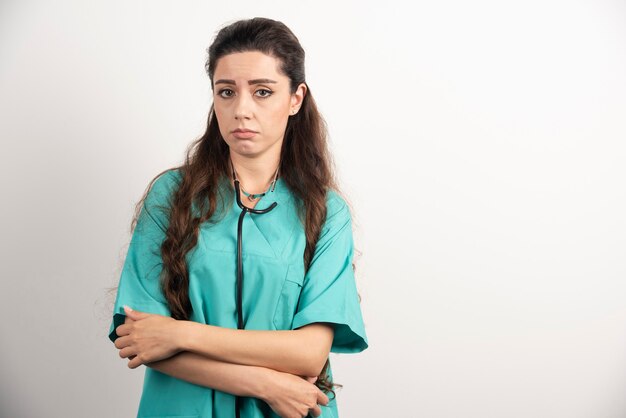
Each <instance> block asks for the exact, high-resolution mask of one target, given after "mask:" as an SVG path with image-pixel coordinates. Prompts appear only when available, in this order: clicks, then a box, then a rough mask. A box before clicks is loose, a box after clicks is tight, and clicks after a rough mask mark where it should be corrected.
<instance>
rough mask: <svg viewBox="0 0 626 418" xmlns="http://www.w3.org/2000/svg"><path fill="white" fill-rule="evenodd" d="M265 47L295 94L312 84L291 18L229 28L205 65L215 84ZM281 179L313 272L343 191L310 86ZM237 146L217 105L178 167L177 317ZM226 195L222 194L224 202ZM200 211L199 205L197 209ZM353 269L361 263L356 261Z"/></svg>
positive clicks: (166, 260)
mask: <svg viewBox="0 0 626 418" xmlns="http://www.w3.org/2000/svg"><path fill="white" fill-rule="evenodd" d="M246 51H259V52H263V53H265V54H267V55H270V56H272V57H274V58H277V59H278V60H279V61H280V63H281V66H280V71H281V72H282V73H283V74H285V75H286V76H287V77H289V80H290V90H291V93H294V92H295V91H296V89H297V87H298V86H299V85H300V83H305V84H306V81H305V71H304V56H305V53H304V50H303V49H302V46H301V45H300V43H299V41H298V39H297V38H296V36H295V35H294V34H293V33H292V31H291V30H290V29H289V28H288V27H287V26H285V25H284V24H283V23H281V22H278V21H275V20H272V19H267V18H259V17H257V18H254V19H249V20H240V21H237V22H234V23H232V24H230V25H228V26H226V27H224V28H222V29H221V30H220V31H219V32H218V33H217V35H216V37H215V39H214V40H213V42H212V44H211V45H210V47H209V48H208V49H207V53H208V58H207V61H206V65H205V69H206V71H207V74H208V76H209V78H210V80H211V88H213V75H214V72H215V68H216V66H217V62H218V60H219V59H220V58H221V57H223V56H225V55H228V54H231V53H235V52H246ZM280 161H281V168H280V172H281V176H282V178H283V180H284V182H285V184H286V185H287V186H288V188H289V189H290V190H291V192H292V193H293V194H294V195H295V197H296V199H295V200H296V202H297V205H298V215H299V217H300V220H301V222H302V223H303V225H304V230H305V235H306V247H305V251H304V254H303V259H304V266H305V272H306V270H308V268H309V265H310V262H311V259H312V257H313V253H314V251H315V246H316V243H317V240H318V238H319V234H320V231H321V228H322V225H323V224H324V222H325V220H326V193H327V191H328V189H333V190H335V191H337V192H339V189H338V187H337V183H336V180H335V176H334V167H333V166H334V164H333V161H332V157H331V155H330V153H329V152H328V148H327V128H326V123H325V121H324V119H323V118H322V116H321V115H320V113H319V112H318V110H317V106H316V104H315V100H314V99H313V95H312V94H311V89H310V87H309V86H308V85H307V93H306V94H305V96H304V99H303V102H302V105H301V107H300V110H299V112H298V113H296V114H295V115H293V116H290V117H289V120H288V122H287V127H286V129H285V136H284V139H283V144H282V149H281V156H280ZM228 162H229V148H228V145H227V144H226V142H225V141H224V139H223V137H222V135H221V133H220V130H219V125H218V121H217V118H216V115H215V112H214V108H213V105H212V106H211V109H210V111H209V116H208V122H207V129H206V131H205V133H204V134H203V135H202V137H200V138H199V139H197V140H195V141H194V142H193V143H191V144H190V146H189V148H188V149H187V153H186V158H185V162H184V164H182V165H181V166H178V167H175V168H174V169H178V170H180V173H181V181H180V183H179V185H178V188H177V189H176V190H175V191H174V193H173V195H172V196H171V205H170V207H169V208H168V209H167V210H168V216H169V223H168V227H167V231H166V237H165V239H164V241H163V243H162V245H161V256H162V259H163V272H162V281H161V288H162V291H163V294H164V296H165V298H166V300H167V303H168V306H169V309H170V312H171V316H172V317H173V318H174V319H180V320H188V319H189V318H190V316H191V312H192V306H191V302H190V300H189V272H188V266H187V262H186V258H185V256H186V254H187V253H188V252H189V251H190V250H192V249H193V248H194V247H195V246H196V244H197V241H198V233H199V226H200V224H201V223H203V222H214V221H215V219H211V218H212V216H213V214H214V213H215V211H216V208H217V205H218V204H220V202H222V201H223V199H225V198H228V197H230V198H232V199H234V191H232V190H229V191H231V192H232V193H233V194H232V196H228V197H225V196H218V194H219V193H218V192H219V190H220V189H219V188H218V183H219V181H220V179H222V178H224V176H226V178H228V176H229V174H230V169H229V165H228ZM170 170H172V169H168V170H165V171H163V172H161V173H159V174H158V175H157V176H156V177H155V178H154V179H153V180H152V181H151V182H150V184H149V185H148V187H147V189H146V192H145V193H144V196H143V197H142V199H141V200H140V201H139V202H138V203H137V206H136V210H135V216H134V218H133V222H132V224H131V231H132V230H134V227H135V225H136V223H137V219H138V217H139V213H140V211H141V208H142V206H143V204H144V200H145V199H146V196H147V195H148V193H149V191H150V189H151V188H152V185H153V183H154V182H155V181H156V179H157V178H159V177H160V176H161V175H162V174H164V173H166V172H168V171H170ZM220 198H221V199H220ZM196 208H197V209H198V210H196ZM352 268H353V269H354V268H355V265H354V263H352ZM328 367H329V359H327V360H326V363H325V365H324V367H323V369H322V372H321V374H320V375H319V377H318V379H317V381H316V382H315V384H316V386H317V387H318V388H320V389H321V390H323V391H324V392H326V393H328V392H332V394H333V397H334V396H335V392H334V390H333V387H342V385H340V384H338V383H333V381H332V379H331V377H330V376H329V375H328Z"/></svg>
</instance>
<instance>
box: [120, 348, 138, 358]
mask: <svg viewBox="0 0 626 418" xmlns="http://www.w3.org/2000/svg"><path fill="white" fill-rule="evenodd" d="M119 354H120V357H121V358H126V357H130V356H133V358H134V357H135V355H136V354H135V350H133V349H132V348H131V347H128V348H124V349H122V350H120V353H119Z"/></svg>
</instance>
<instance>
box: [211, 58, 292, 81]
mask: <svg viewBox="0 0 626 418" xmlns="http://www.w3.org/2000/svg"><path fill="white" fill-rule="evenodd" d="M224 78H226V79H231V80H241V81H247V80H253V79H259V78H271V79H273V80H276V81H285V80H288V78H287V77H286V76H285V75H284V74H282V73H281V72H280V60H278V59H277V58H274V57H272V56H270V55H267V54H264V53H263V52H259V51H246V52H235V53H232V54H228V55H224V56H223V57H222V58H220V59H219V60H217V65H216V66H215V74H214V75H213V79H214V80H218V79H224Z"/></svg>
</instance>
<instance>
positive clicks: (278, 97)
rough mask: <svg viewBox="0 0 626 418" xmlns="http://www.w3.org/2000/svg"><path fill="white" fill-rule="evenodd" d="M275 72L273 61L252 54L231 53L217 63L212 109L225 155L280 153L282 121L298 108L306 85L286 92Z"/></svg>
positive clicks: (284, 124) (277, 65) (276, 64)
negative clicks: (227, 147) (225, 146)
mask: <svg viewBox="0 0 626 418" xmlns="http://www.w3.org/2000/svg"><path fill="white" fill-rule="evenodd" d="M279 68H280V61H279V60H278V59H276V58H274V57H271V56H269V55H266V54H264V53H262V52H258V51H249V52H237V53H233V54H229V55H225V56H223V57H222V58H220V59H219V60H218V62H217V65H216V67H215V73H214V74H213V80H214V84H213V106H214V111H215V116H216V117H217V121H218V124H219V127H220V132H221V134H222V137H223V138H224V140H225V141H226V143H227V144H228V146H229V147H230V152H231V153H233V152H235V153H238V154H241V155H245V156H247V157H257V156H261V155H263V154H265V153H267V152H270V153H274V152H275V153H277V154H280V149H281V146H282V142H283V137H284V135H285V128H286V127H287V121H288V119H289V117H290V116H291V115H295V113H297V112H298V110H299V109H300V106H301V105H302V99H303V98H304V95H305V94H306V85H305V84H304V83H302V84H300V85H299V86H298V89H297V90H296V92H295V93H293V94H291V92H290V88H289V78H288V77H287V76H286V75H284V74H281V73H280V72H279ZM238 129H239V130H244V132H241V131H237V130H238ZM246 130H250V131H252V132H245V131H246Z"/></svg>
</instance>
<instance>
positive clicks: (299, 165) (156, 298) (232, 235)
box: [109, 18, 368, 418]
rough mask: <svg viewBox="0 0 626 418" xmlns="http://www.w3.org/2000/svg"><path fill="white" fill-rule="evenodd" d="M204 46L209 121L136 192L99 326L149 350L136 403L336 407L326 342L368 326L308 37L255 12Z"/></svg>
mask: <svg viewBox="0 0 626 418" xmlns="http://www.w3.org/2000/svg"><path fill="white" fill-rule="evenodd" d="M208 53H209V57H208V62H207V65H206V68H207V72H208V75H209V78H210V79H211V86H212V89H213V98H214V100H213V105H212V107H211V111H210V114H209V120H208V127H207V130H206V132H205V134H204V135H203V136H202V137H201V138H200V139H199V140H197V141H196V142H195V144H194V146H193V147H191V148H190V149H189V155H188V156H187V159H186V162H185V164H183V165H182V166H180V167H176V168H173V169H169V170H166V171H164V172H163V173H161V174H159V175H158V176H157V177H156V178H155V179H154V180H153V181H152V182H151V184H150V185H149V187H148V190H147V193H146V195H145V196H144V198H143V199H142V200H141V201H140V202H139V204H138V206H137V207H138V209H140V210H139V214H138V216H137V218H136V224H135V225H134V229H133V235H132V238H131V242H130V245H129V248H128V253H127V255H126V259H125V262H124V267H123V270H122V274H121V277H120V282H119V287H118V291H117V297H116V300H115V306H114V312H113V320H112V323H111V327H110V329H109V338H110V339H111V341H113V342H114V343H115V346H116V348H118V349H119V350H120V351H119V354H120V356H121V357H123V358H128V359H129V363H128V365H129V367H131V368H136V367H138V366H139V365H141V364H145V365H146V366H147V367H146V369H145V378H144V386H143V392H142V396H141V401H140V404H139V411H138V414H137V416H138V417H170V418H171V417H179V418H181V417H202V418H232V417H245V418H254V417H277V416H280V417H304V416H321V417H337V416H338V411H337V404H336V401H335V398H334V396H332V397H330V398H329V397H328V396H327V395H326V393H329V392H332V393H333V395H334V391H332V387H333V383H332V369H331V366H330V361H329V359H328V354H329V351H332V352H335V353H357V352H361V351H363V350H365V349H366V348H367V347H368V341H367V336H366V333H365V329H364V324H363V319H362V315H361V310H360V306H359V297H358V294H357V289H356V285H355V280H354V271H353V264H352V258H353V255H354V247H353V237H352V222H351V215H350V210H349V208H348V205H347V203H346V202H345V200H344V199H343V198H342V197H341V196H340V194H339V192H338V189H337V187H336V183H335V180H334V178H333V173H332V170H331V159H330V155H329V153H328V150H327V145H326V131H325V125H324V123H323V120H322V118H321V115H320V114H319V113H318V111H317V108H316V106H315V102H314V100H313V97H312V96H311V92H310V89H309V88H308V85H307V84H306V82H305V77H304V51H303V49H302V47H301V46H300V44H299V42H298V40H297V38H296V37H295V35H294V34H293V33H292V32H291V31H290V30H289V29H288V28H287V27H286V26H285V25H284V24H282V23H281V22H277V21H274V20H271V19H264V18H254V19H249V20H242V21H238V22H235V23H232V24H230V25H228V26H226V27H224V28H223V29H221V30H220V31H219V32H218V34H217V36H216V38H215V40H214V41H213V43H212V45H211V46H210V47H209V49H208ZM248 190H250V191H252V190H254V191H257V193H250V192H249V191H248Z"/></svg>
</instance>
